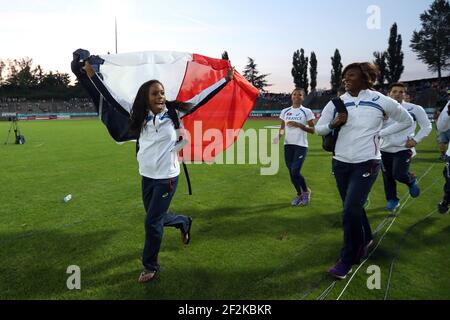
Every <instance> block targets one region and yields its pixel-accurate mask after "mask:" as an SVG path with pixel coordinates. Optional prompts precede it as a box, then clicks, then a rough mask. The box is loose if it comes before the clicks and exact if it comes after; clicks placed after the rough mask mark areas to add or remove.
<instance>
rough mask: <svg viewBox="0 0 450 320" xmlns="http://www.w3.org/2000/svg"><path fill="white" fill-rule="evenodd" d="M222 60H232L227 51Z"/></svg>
mask: <svg viewBox="0 0 450 320" xmlns="http://www.w3.org/2000/svg"><path fill="white" fill-rule="evenodd" d="M222 59H224V60H230V58H229V57H228V52H227V51H224V52H223V53H222Z"/></svg>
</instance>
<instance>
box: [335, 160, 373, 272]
mask: <svg viewBox="0 0 450 320" xmlns="http://www.w3.org/2000/svg"><path fill="white" fill-rule="evenodd" d="M380 167H381V161H380V160H369V161H366V162H362V163H346V162H342V161H338V160H336V159H333V174H334V176H335V179H336V184H337V187H338V189H339V194H340V195H341V199H342V202H343V207H344V211H343V217H342V223H343V229H344V245H343V247H342V249H341V255H340V256H341V260H342V261H343V262H344V263H346V264H349V265H351V264H354V263H358V262H359V260H360V258H361V256H362V254H363V250H364V247H365V245H366V244H367V243H369V241H371V240H372V239H373V236H372V230H371V228H370V224H369V221H368V219H367V215H366V211H365V210H364V204H365V202H366V201H367V197H368V196H369V192H370V189H371V188H372V186H373V184H374V182H375V180H376V179H377V176H378V171H379V170H380Z"/></svg>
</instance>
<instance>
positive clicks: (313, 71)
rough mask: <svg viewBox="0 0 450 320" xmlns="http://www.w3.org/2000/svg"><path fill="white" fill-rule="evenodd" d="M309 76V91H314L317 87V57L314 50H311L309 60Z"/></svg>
mask: <svg viewBox="0 0 450 320" xmlns="http://www.w3.org/2000/svg"><path fill="white" fill-rule="evenodd" d="M309 76H310V78H311V82H310V84H309V85H310V86H311V92H315V91H316V87H317V58H316V54H315V52H314V51H313V52H311V58H310V60H309Z"/></svg>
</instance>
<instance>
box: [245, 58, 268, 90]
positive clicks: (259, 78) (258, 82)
mask: <svg viewBox="0 0 450 320" xmlns="http://www.w3.org/2000/svg"><path fill="white" fill-rule="evenodd" d="M257 66H258V65H257V64H256V63H255V60H254V59H252V58H250V57H249V58H248V63H247V65H246V66H245V69H244V73H243V76H244V77H245V79H247V80H248V82H250V83H251V84H252V85H253V86H254V87H255V88H257V89H259V90H261V91H265V90H264V89H265V88H266V87H269V86H271V84H268V83H267V79H266V78H267V76H269V74H259V71H258V69H257V68H256V67H257Z"/></svg>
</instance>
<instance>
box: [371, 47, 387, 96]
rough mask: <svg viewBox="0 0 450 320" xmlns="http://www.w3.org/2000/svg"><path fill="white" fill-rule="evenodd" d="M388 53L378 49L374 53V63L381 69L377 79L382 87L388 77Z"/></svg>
mask: <svg viewBox="0 0 450 320" xmlns="http://www.w3.org/2000/svg"><path fill="white" fill-rule="evenodd" d="M386 55H387V53H386V52H378V51H376V52H374V53H373V56H374V57H375V60H374V61H373V63H374V64H375V65H376V66H377V67H378V70H379V73H378V78H377V81H378V84H379V85H380V86H381V87H383V86H384V84H385V81H386V77H387V64H386Z"/></svg>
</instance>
